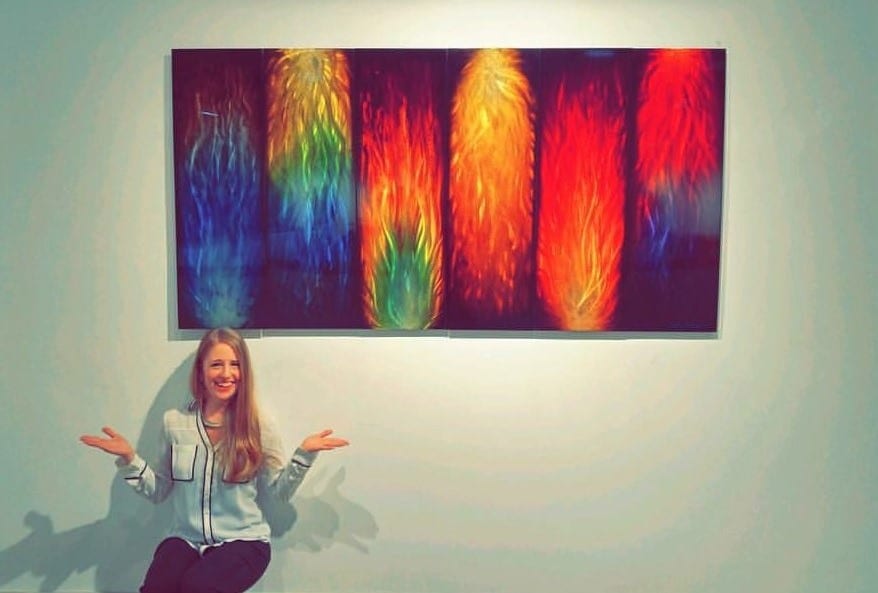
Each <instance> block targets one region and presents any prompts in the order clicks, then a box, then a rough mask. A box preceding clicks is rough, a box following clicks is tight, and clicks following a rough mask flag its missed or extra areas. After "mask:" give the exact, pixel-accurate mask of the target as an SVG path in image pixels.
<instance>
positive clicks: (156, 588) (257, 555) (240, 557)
mask: <svg viewBox="0 0 878 593" xmlns="http://www.w3.org/2000/svg"><path fill="white" fill-rule="evenodd" d="M270 559H271V547H270V546H269V545H268V544H267V543H266V542H260V541H233V542H226V543H224V544H223V545H221V546H216V547H213V548H208V549H207V550H206V551H205V552H204V556H201V555H199V554H198V551H197V550H194V549H193V548H192V546H190V545H189V544H187V543H186V542H185V541H183V540H182V539H180V538H176V537H169V538H168V539H166V540H164V541H163V542H162V543H160V544H159V546H158V547H157V548H156V550H155V554H154V555H153V558H152V564H150V565H149V570H147V571H146V577H145V578H144V580H143V586H142V587H141V588H140V593H178V592H179V593H242V592H243V591H246V590H247V589H249V588H250V587H252V586H253V585H254V584H255V583H256V581H258V580H259V577H261V576H262V573H264V572H265V569H266V568H268V561H269V560H270Z"/></svg>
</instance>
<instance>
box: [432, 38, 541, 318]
mask: <svg viewBox="0 0 878 593" xmlns="http://www.w3.org/2000/svg"><path fill="white" fill-rule="evenodd" d="M533 165H534V98H533V93H532V90H531V87H530V83H529V81H528V79H527V77H526V76H525V74H524V73H523V71H522V68H521V59H520V56H519V53H518V52H517V51H516V50H512V49H482V50H477V51H475V52H473V54H472V56H471V57H470V59H469V61H468V62H467V63H466V65H465V66H464V67H463V70H462V73H461V77H460V81H459V83H458V84H457V87H456V89H455V92H454V97H453V102H452V113H451V150H450V164H449V168H450V180H449V186H450V187H449V198H450V216H451V225H452V233H451V236H452V245H451V258H450V259H451V261H450V268H451V271H450V273H451V290H452V292H453V293H454V296H455V299H456V300H458V301H459V302H460V304H461V306H463V307H464V308H466V309H467V310H469V311H471V312H473V313H474V314H475V315H477V316H478V317H480V318H481V319H485V320H490V319H492V318H494V319H497V318H501V317H503V316H507V317H508V316H514V315H522V314H526V313H527V312H528V311H529V308H530V305H531V291H530V290H529V289H528V288H527V287H528V286H529V285H530V283H531V282H532V274H533V263H532V262H533V259H532V242H533V187H532V184H533Z"/></svg>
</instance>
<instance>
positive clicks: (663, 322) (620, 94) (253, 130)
mask: <svg viewBox="0 0 878 593" xmlns="http://www.w3.org/2000/svg"><path fill="white" fill-rule="evenodd" d="M172 86H173V121H174V180H175V198H176V201H175V203H176V237H177V250H176V255H177V311H178V321H179V326H180V327H181V328H207V327H217V326H233V327H238V328H263V329H269V328H272V329H303V328H327V329H328V328H348V329H397V330H426V329H474V330H545V331H552V330H559V331H602V332H611V331H629V332H650V331H662V332H668V331H672V332H673V331H681V332H714V331H716V329H717V311H718V294H719V265H720V230H721V228H720V227H721V212H722V187H723V183H722V175H723V165H722V163H723V141H724V110H725V107H724V96H725V51H724V50H716V49H520V50H519V49H452V50H434V49H356V50H353V49H230V50H174V51H173V52H172Z"/></svg>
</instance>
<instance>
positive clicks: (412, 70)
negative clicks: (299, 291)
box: [360, 61, 442, 329]
mask: <svg viewBox="0 0 878 593" xmlns="http://www.w3.org/2000/svg"><path fill="white" fill-rule="evenodd" d="M364 67H365V65H364ZM366 70H368V72H369V75H368V80H363V85H364V89H363V91H362V92H361V95H360V97H361V98H360V107H361V113H362V147H361V153H360V179H361V183H360V229H361V257H362V263H363V291H364V292H363V305H364V312H365V317H366V320H367V322H368V323H369V325H370V326H372V327H375V328H399V329H426V328H429V327H431V326H433V325H434V324H435V322H436V320H437V318H438V317H439V313H440V310H441V305H442V242H441V239H442V237H441V234H442V226H441V207H440V200H441V197H442V161H441V158H440V155H441V153H442V143H441V136H440V131H441V130H440V123H439V120H438V117H437V112H436V105H435V98H434V95H433V93H432V92H431V90H432V89H433V88H435V86H436V85H435V82H436V81H437V76H438V73H437V72H436V71H437V70H438V68H437V69H431V68H430V64H429V62H427V63H422V62H421V61H412V62H409V63H404V64H402V65H390V66H385V67H381V66H373V67H366ZM364 71H365V70H364ZM365 78H367V77H364V79H365Z"/></svg>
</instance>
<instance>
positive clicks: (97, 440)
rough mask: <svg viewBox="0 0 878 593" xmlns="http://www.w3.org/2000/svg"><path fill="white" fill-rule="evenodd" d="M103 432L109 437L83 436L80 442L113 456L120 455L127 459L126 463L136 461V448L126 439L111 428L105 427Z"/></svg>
mask: <svg viewBox="0 0 878 593" xmlns="http://www.w3.org/2000/svg"><path fill="white" fill-rule="evenodd" d="M101 430H103V432H104V434H105V435H107V436H106V437H102V436H94V435H83V436H81V437H79V440H80V441H82V442H83V443H85V444H86V445H88V446H89V447H95V448H96V449H100V450H101V451H106V452H107V453H110V454H112V455H118V456H119V457H122V458H123V459H125V463H131V460H133V459H134V448H133V447H132V446H131V444H130V443H129V442H128V441H127V440H125V437H123V436H122V435H121V434H119V433H118V432H116V431H115V430H113V429H112V428H110V427H109V426H105V427H103V428H102V429H101Z"/></svg>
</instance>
